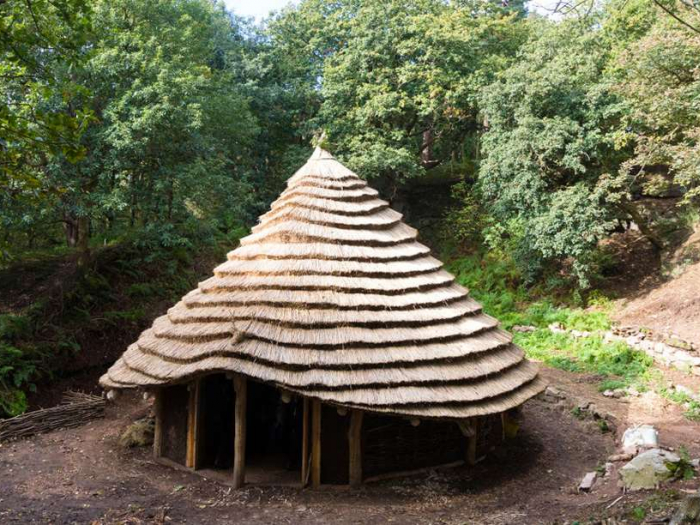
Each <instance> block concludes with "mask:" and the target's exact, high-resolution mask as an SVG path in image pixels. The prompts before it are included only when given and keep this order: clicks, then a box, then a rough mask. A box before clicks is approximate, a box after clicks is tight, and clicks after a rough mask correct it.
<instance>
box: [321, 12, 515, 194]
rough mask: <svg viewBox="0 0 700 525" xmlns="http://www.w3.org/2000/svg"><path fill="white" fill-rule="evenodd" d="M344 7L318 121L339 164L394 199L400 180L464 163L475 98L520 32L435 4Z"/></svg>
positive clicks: (499, 19)
mask: <svg viewBox="0 0 700 525" xmlns="http://www.w3.org/2000/svg"><path fill="white" fill-rule="evenodd" d="M349 8H350V9H351V12H350V13H348V14H347V15H345V17H342V18H343V19H344V20H347V22H346V23H345V25H344V26H343V27H346V33H345V34H346V41H345V42H344V44H343V45H342V46H341V47H339V48H338V49H337V50H336V52H334V53H333V54H331V55H330V56H328V57H327V58H326V61H325V67H324V69H323V81H322V89H321V93H322V95H323V104H322V106H321V109H320V112H319V116H318V118H317V120H316V122H317V125H318V127H319V128H323V129H325V130H326V131H327V133H328V135H329V139H330V141H331V142H332V143H333V145H334V149H335V151H337V152H338V153H339V155H340V156H341V157H343V158H344V159H346V160H347V161H348V163H349V164H350V165H351V166H352V167H353V168H355V169H356V170H357V171H358V172H359V173H361V174H364V175H366V176H379V177H380V181H379V182H380V183H382V182H385V183H388V192H389V194H393V193H395V191H396V188H397V187H398V186H399V185H400V184H401V183H402V182H405V181H406V180H407V179H410V178H413V177H418V176H421V175H423V174H424V173H425V172H426V170H431V169H433V168H436V167H438V166H440V165H442V164H444V163H446V162H452V161H459V160H461V158H462V156H463V154H464V153H465V144H466V143H469V137H472V136H474V135H475V134H477V133H478V132H479V130H480V129H481V121H480V119H479V118H478V106H477V100H478V93H479V91H480V89H481V88H482V87H483V86H484V85H486V84H488V83H489V82H490V81H491V80H492V79H493V78H494V74H495V73H496V72H497V71H498V70H500V69H502V68H504V67H505V66H506V65H507V64H508V61H509V60H510V59H511V58H512V57H513V56H514V55H515V50H516V49H517V48H518V46H519V45H520V43H521V42H522V41H523V37H524V35H525V34H526V29H525V26H524V25H523V24H520V23H516V22H515V18H514V16H503V15H501V14H500V13H497V14H493V15H488V14H485V15H483V16H474V13H473V11H472V9H470V8H467V7H464V6H460V5H450V4H447V3H445V2H441V1H437V0H413V1H410V2H398V1H393V0H392V1H388V2H381V3H377V2H372V3H362V4H360V5H354V4H351V5H350V6H349ZM470 153H471V152H467V154H470ZM382 179H383V180H382Z"/></svg>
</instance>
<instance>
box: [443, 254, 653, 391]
mask: <svg viewBox="0 0 700 525" xmlns="http://www.w3.org/2000/svg"><path fill="white" fill-rule="evenodd" d="M448 270H449V271H451V272H452V273H454V274H455V276H456V278H457V281H458V282H459V283H460V284H462V285H463V286H466V287H467V288H470V289H472V292H471V293H472V295H473V296H474V298H475V299H476V300H478V301H479V302H481V304H482V305H483V307H484V311H485V312H486V313H488V314H490V315H493V316H494V317H496V318H497V319H499V320H500V321H501V324H502V326H503V327H504V328H505V329H506V330H509V329H512V328H513V326H515V325H520V326H530V327H533V328H534V331H531V332H516V333H514V336H513V340H514V342H515V343H516V344H518V345H519V346H521V347H522V348H523V349H524V350H525V352H526V354H527V355H528V357H530V358H532V359H536V360H538V361H541V362H543V363H545V364H546V365H548V366H551V367H554V368H560V369H562V370H567V371H569V372H582V373H583V372H585V373H594V374H597V375H600V376H601V379H602V381H603V382H602V384H601V388H603V387H605V388H609V387H610V385H612V384H614V385H615V388H622V387H625V386H629V385H635V386H636V387H638V388H639V389H644V385H645V384H646V383H647V382H649V381H650V380H651V379H652V371H651V368H652V365H653V359H652V358H651V357H649V356H647V355H646V354H644V353H642V352H637V351H634V350H633V349H631V348H630V347H629V346H627V345H626V344H624V343H622V342H613V343H608V342H605V341H604V340H603V337H602V332H604V331H606V330H609V329H610V326H611V321H610V318H609V316H608V314H607V312H606V310H605V308H606V306H607V304H606V302H605V301H603V300H601V299H600V298H595V297H594V300H593V301H592V303H593V305H594V306H591V307H589V309H586V310H583V309H581V308H570V307H565V306H556V305H555V304H554V303H553V302H552V301H551V299H548V298H546V294H545V297H544V298H542V299H539V300H534V297H533V293H532V290H527V289H525V287H524V286H523V285H522V280H521V279H520V275H519V274H518V272H517V270H516V269H515V267H514V265H513V263H512V262H508V261H505V260H502V259H501V260H494V259H493V258H492V257H491V256H488V255H487V256H485V257H483V258H482V257H481V256H476V255H475V256H470V257H465V258H461V259H458V260H456V261H454V262H453V263H451V264H450V265H449V266H448ZM542 293H544V292H542ZM552 324H557V325H559V326H561V327H562V328H565V329H567V330H578V331H581V332H590V334H591V335H590V336H588V337H580V338H576V337H574V336H573V335H571V334H570V333H568V332H553V331H552V330H550V329H549V326H550V325H552ZM613 382H614V383H613ZM605 388H604V389H605Z"/></svg>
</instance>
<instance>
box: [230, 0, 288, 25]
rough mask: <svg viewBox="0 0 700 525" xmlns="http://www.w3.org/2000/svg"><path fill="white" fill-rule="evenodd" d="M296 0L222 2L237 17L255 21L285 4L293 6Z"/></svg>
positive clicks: (236, 0) (232, 0) (235, 0)
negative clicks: (250, 17) (250, 18)
mask: <svg viewBox="0 0 700 525" xmlns="http://www.w3.org/2000/svg"><path fill="white" fill-rule="evenodd" d="M297 1H298V0H224V3H225V4H226V7H227V8H228V9H229V11H233V12H234V13H235V14H237V15H241V16H252V17H253V18H255V19H256V20H257V21H260V20H262V19H263V18H265V17H266V16H267V15H269V14H270V11H277V10H279V9H281V8H283V7H284V6H286V5H287V4H290V3H292V4H295V3H297Z"/></svg>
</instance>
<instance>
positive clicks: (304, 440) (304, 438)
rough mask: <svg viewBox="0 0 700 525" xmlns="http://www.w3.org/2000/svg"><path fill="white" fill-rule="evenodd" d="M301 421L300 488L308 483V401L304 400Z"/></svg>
mask: <svg viewBox="0 0 700 525" xmlns="http://www.w3.org/2000/svg"><path fill="white" fill-rule="evenodd" d="M303 406H304V411H303V415H302V421H301V486H302V487H305V486H306V484H307V483H308V482H309V400H308V399H307V398H304V404H303Z"/></svg>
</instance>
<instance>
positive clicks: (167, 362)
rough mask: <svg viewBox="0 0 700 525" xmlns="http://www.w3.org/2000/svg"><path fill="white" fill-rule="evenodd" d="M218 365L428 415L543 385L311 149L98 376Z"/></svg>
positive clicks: (166, 373) (143, 380) (526, 394)
mask: <svg viewBox="0 0 700 525" xmlns="http://www.w3.org/2000/svg"><path fill="white" fill-rule="evenodd" d="M220 371H226V372H228V371H232V372H238V373H241V374H244V375H247V376H249V377H251V378H254V379H257V380H261V381H266V382H270V383H274V384H277V385H279V386H280V387H283V388H285V389H288V390H291V391H293V392H297V393H299V394H302V395H305V396H308V397H312V398H316V399H321V400H324V401H326V402H329V403H334V404H338V405H344V406H348V407H355V408H361V409H363V410H371V411H376V412H386V413H393V414H403V415H406V416H414V417H432V418H453V419H460V418H465V417H472V416H478V415H485V414H493V413H498V412H502V411H504V410H507V409H509V408H512V407H515V406H517V405H519V404H521V403H523V402H524V401H526V400H527V399H529V398H530V397H532V396H534V395H535V394H537V393H539V392H540V391H541V390H542V389H543V388H544V383H543V381H542V380H541V379H539V378H538V376H537V367H536V366H535V365H533V364H532V363H530V362H528V361H527V360H525V359H524V356H523V353H522V351H521V350H520V349H519V348H518V347H516V346H515V345H513V344H512V342H511V337H510V335H509V334H507V333H506V332H503V331H502V330H500V329H499V328H498V323H497V321H496V320H495V319H493V318H491V317H489V316H487V315H485V314H483V313H482V311H481V307H480V305H479V304H478V303H477V302H476V301H474V300H473V299H471V298H470V297H469V296H468V291H467V290H466V289H464V288H463V287H461V286H459V285H457V284H456V283H454V278H453V277H452V276H451V275H450V274H449V273H447V272H446V271H444V270H443V269H442V264H441V263H440V261H438V260H436V259H434V258H433V257H431V256H430V250H429V249H428V248H426V247H425V246H423V245H421V244H420V243H418V242H417V241H416V231H415V230H414V229H413V228H411V227H409V226H407V225H405V224H404V223H402V222H401V215H400V214H399V213H397V212H395V211H394V210H392V209H390V208H389V206H388V204H387V203H386V202H384V201H382V200H380V199H379V198H378V197H377V192H376V191H375V190H373V189H372V188H370V187H368V186H367V183H366V182H365V181H363V180H362V179H360V178H359V177H357V175H355V174H354V173H353V172H352V171H350V170H349V169H347V168H345V167H344V166H343V165H341V164H340V163H339V162H337V161H336V160H335V159H334V158H333V157H332V156H331V155H330V154H329V153H328V152H326V151H323V150H320V149H317V150H316V151H315V152H314V154H313V155H312V157H311V158H310V159H309V161H308V162H307V163H306V164H305V165H304V166H303V167H302V168H301V169H300V170H299V171H298V172H297V173H296V174H295V175H294V176H293V177H291V178H290V179H289V182H288V188H287V190H286V191H284V192H283V193H282V195H281V196H280V198H279V199H278V200H277V201H276V202H275V203H273V204H272V207H271V210H270V211H269V212H268V213H266V214H265V215H263V216H262V217H261V218H260V222H259V224H258V225H257V226H256V227H255V228H253V232H252V234H251V235H249V236H248V237H246V238H245V239H243V240H242V241H241V246H240V247H239V248H237V249H236V250H234V251H232V252H231V253H229V254H228V258H227V261H226V262H224V263H223V264H221V265H220V266H218V267H217V268H216V269H215V270H214V276H213V277H211V278H210V279H207V280H206V281H204V282H202V283H200V285H199V286H198V288H197V289H195V290H193V291H192V292H190V293H188V294H187V295H186V296H185V297H183V299H182V300H181V301H180V302H179V303H177V304H176V305H175V306H174V307H173V308H171V309H170V310H169V311H168V313H167V315H164V316H162V317H160V318H158V319H156V321H155V322H154V323H153V327H152V328H150V329H148V330H146V331H145V332H143V334H141V336H140V338H139V340H138V341H137V342H136V343H134V344H133V345H131V346H130V347H129V348H128V350H127V351H126V352H125V353H124V355H123V356H122V357H121V358H120V359H119V360H118V361H117V362H116V363H115V364H114V366H112V367H111V368H110V369H109V371H108V372H107V374H105V375H104V376H103V377H102V378H101V380H100V382H101V384H102V385H103V386H104V387H106V388H130V387H135V386H162V385H166V384H171V383H177V382H184V381H188V380H190V379H191V378H192V377H195V376H199V375H202V374H206V373H211V372H220Z"/></svg>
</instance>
